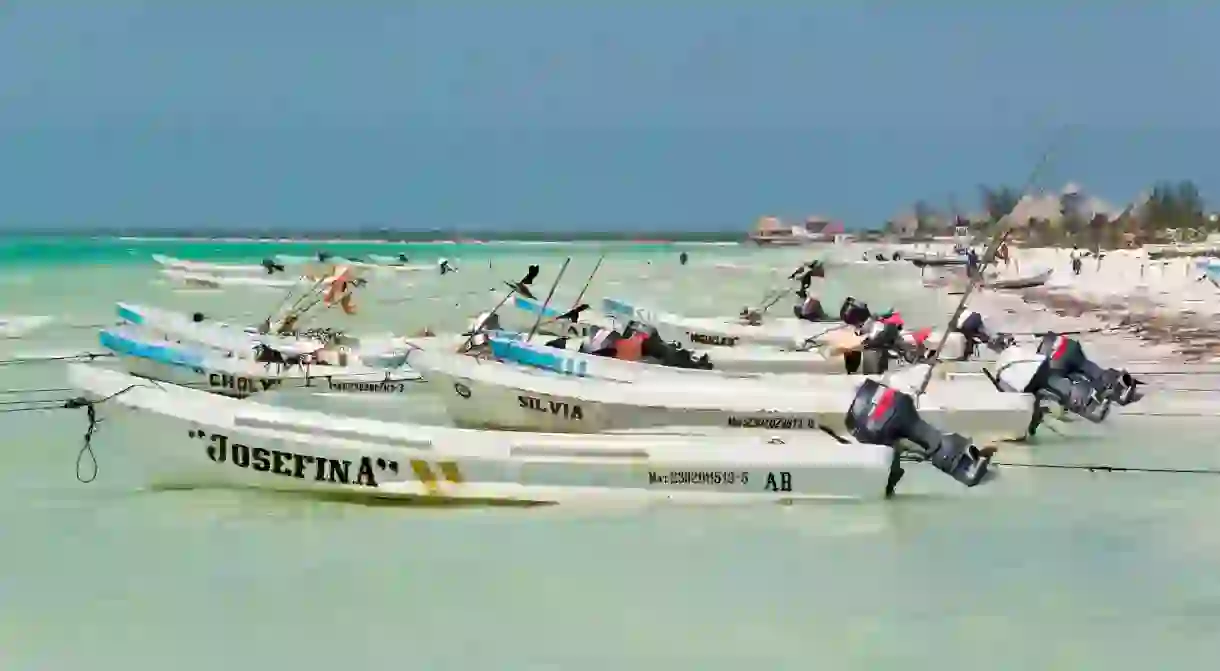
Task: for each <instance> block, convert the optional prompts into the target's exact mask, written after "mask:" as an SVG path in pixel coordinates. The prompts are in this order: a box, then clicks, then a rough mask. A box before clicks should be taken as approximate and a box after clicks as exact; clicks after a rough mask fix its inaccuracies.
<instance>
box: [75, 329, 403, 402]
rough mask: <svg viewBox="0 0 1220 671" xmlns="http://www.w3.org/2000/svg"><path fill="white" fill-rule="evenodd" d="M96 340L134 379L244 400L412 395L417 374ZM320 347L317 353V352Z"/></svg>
mask: <svg viewBox="0 0 1220 671" xmlns="http://www.w3.org/2000/svg"><path fill="white" fill-rule="evenodd" d="M98 341H99V343H100V344H101V345H102V347H103V348H105V349H106V350H108V351H110V352H112V353H113V354H114V355H115V358H116V360H117V361H118V362H119V364H120V365H121V366H123V368H124V369H125V370H127V371H128V372H130V373H132V374H133V375H137V376H139V377H143V378H148V379H152V380H158V381H162V382H169V383H173V384H181V385H186V386H190V387H193V388H197V389H204V390H207V391H210V392H212V393H215V394H220V395H223V396H233V397H236V398H245V397H247V396H252V395H255V394H259V393H262V392H267V391H284V390H307V391H311V392H332V393H337V394H377V395H400V394H410V393H415V392H417V391H418V390H417V389H415V387H416V384H415V383H417V382H419V381H420V379H421V378H420V375H419V373H416V372H415V371H412V370H410V369H400V370H388V369H379V368H370V367H367V366H362V365H359V364H358V363H354V364H349V365H328V364H326V363H324V362H323V361H315V360H314V357H313V354H315V353H312V352H302V353H301V354H303V355H307V358H306V363H303V364H299V365H287V364H281V363H271V362H261V361H256V360H254V359H251V358H245V357H234V356H225V355H223V354H220V353H218V352H216V351H211V350H206V349H200V348H195V347H191V346H189V345H182V344H179V343H173V342H169V341H157V340H154V339H148V338H146V337H143V335H142V334H140V333H139V332H136V331H135V330H134V329H132V328H130V327H117V328H114V329H106V330H103V331H101V333H100V334H99V336H98ZM321 347H322V346H321V345H320V344H319V345H318V346H317V350H321Z"/></svg>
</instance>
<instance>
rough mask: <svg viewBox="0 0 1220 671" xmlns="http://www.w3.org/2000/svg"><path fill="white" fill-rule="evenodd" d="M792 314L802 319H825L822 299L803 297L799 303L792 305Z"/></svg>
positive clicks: (817, 320) (816, 320)
mask: <svg viewBox="0 0 1220 671" xmlns="http://www.w3.org/2000/svg"><path fill="white" fill-rule="evenodd" d="M792 314H793V315H794V316H795V317H796V318H797V319H801V320H804V321H810V322H821V321H826V310H825V309H823V308H822V301H819V300H818V299H816V298H813V297H812V296H807V297H805V300H804V301H803V302H802V303H801V304H800V305H793V306H792Z"/></svg>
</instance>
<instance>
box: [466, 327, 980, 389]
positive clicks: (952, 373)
mask: <svg viewBox="0 0 1220 671" xmlns="http://www.w3.org/2000/svg"><path fill="white" fill-rule="evenodd" d="M543 340H544V339H541V338H538V337H534V338H532V339H531V338H527V337H526V336H525V334H521V333H510V332H504V331H498V332H495V333H492V334H489V335H488V337H487V343H488V345H489V347H490V352H491V354H492V356H494V357H495V358H497V359H499V360H501V361H507V362H512V363H516V364H520V365H524V366H530V367H533V368H539V369H543V370H550V371H553V372H556V373H562V374H564V375H573V376H576V377H593V378H599V379H603V380H614V381H617V382H645V381H648V380H653V379H657V378H663V379H665V378H667V379H671V380H679V379H680V380H685V381H686V382H687V383H688V384H696V385H698V384H709V383H711V384H716V383H717V382H719V381H722V380H757V381H760V382H765V383H767V384H770V385H774V386H787V385H804V386H828V385H840V386H842V385H843V384H847V385H850V388H854V387H855V385H858V384H859V382H860V379H862V378H860V377H859V376H856V375H851V374H850V373H851V372H854V371H849V370H848V369H847V365H846V362H845V361H844V357H843V356H842V355H837V356H834V357H829V356H828V357H824V358H822V359H821V360H820V361H821V362H825V363H821V364H819V363H817V362H816V360H814V359H812V358H809V359H806V360H805V361H804V362H803V364H804V365H803V368H802V367H801V366H800V365H796V364H797V363H798V362H797V361H795V360H794V361H792V362H790V365H783V364H784V363H789V362H784V361H783V360H782V359H781V358H780V357H782V356H787V355H796V354H799V353H797V352H773V353H772V354H775V355H778V356H777V357H776V359H774V360H773V362H771V363H772V366H771V367H768V366H767V365H766V364H767V363H768V362H767V361H766V360H764V359H761V358H760V359H757V360H754V361H751V362H749V363H750V364H753V365H752V366H750V367H744V366H743V367H742V368H737V367H735V366H734V365H733V364H734V363H736V364H739V365H740V364H744V363H746V362H745V361H743V360H739V361H736V362H733V361H731V362H730V364H729V365H728V366H727V367H721V366H720V359H719V358H717V359H716V360H715V361H713V364H714V367H713V368H710V369H708V368H700V367H686V366H667V365H663V363H661V362H660V361H659V360H656V359H652V360H638V361H631V360H624V359H619V358H615V357H611V356H600V355H596V354H591V353H587V352H582V351H580V350H579V349H572V348H571V347H570V345H571V343H570V342H569V343H562V345H566V346H561V347H556V346H554V345H552V344H548V343H545V342H543ZM741 351H744V350H742V349H740V348H737V349H734V350H731V351H728V352H726V353H728V354H736V353H738V352H741ZM760 354H761V355H762V356H766V354H767V352H766V351H760ZM808 354H809V355H810V356H811V357H814V356H819V354H818V352H816V351H814V352H809V353H808ZM985 363H986V362H984V361H946V362H943V363H941V364H940V365H938V366H937V369H936V372H937V373H938V374H939V375H940V377H941V378H942V379H950V378H962V377H967V376H970V377H974V378H979V379H982V376H983V372H982V371H983V367H984V365H985ZM887 368H888V366H887ZM893 368H894V369H898V368H899V366H898V365H897V364H895V365H894V366H893ZM856 370H858V367H857V369H856ZM883 372H884V371H883ZM843 388H849V387H843Z"/></svg>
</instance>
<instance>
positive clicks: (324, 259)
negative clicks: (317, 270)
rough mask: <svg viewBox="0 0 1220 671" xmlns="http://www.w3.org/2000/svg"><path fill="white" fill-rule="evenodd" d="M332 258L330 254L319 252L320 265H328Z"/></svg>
mask: <svg viewBox="0 0 1220 671" xmlns="http://www.w3.org/2000/svg"><path fill="white" fill-rule="evenodd" d="M330 258H331V255H330V253H329V252H318V263H326V262H327V261H329V260H330Z"/></svg>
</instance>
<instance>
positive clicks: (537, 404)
mask: <svg viewBox="0 0 1220 671" xmlns="http://www.w3.org/2000/svg"><path fill="white" fill-rule="evenodd" d="M517 405H519V406H521V407H522V408H525V409H526V410H534V411H537V412H541V413H545V414H548V415H556V416H559V417H562V418H564V419H571V420H581V419H584V418H585V411H584V410H582V409H581V408H580V406H579V405H576V404H575V403H567V402H564V401H543V400H542V399H540V398H534V397H533V396H518V397H517Z"/></svg>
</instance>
